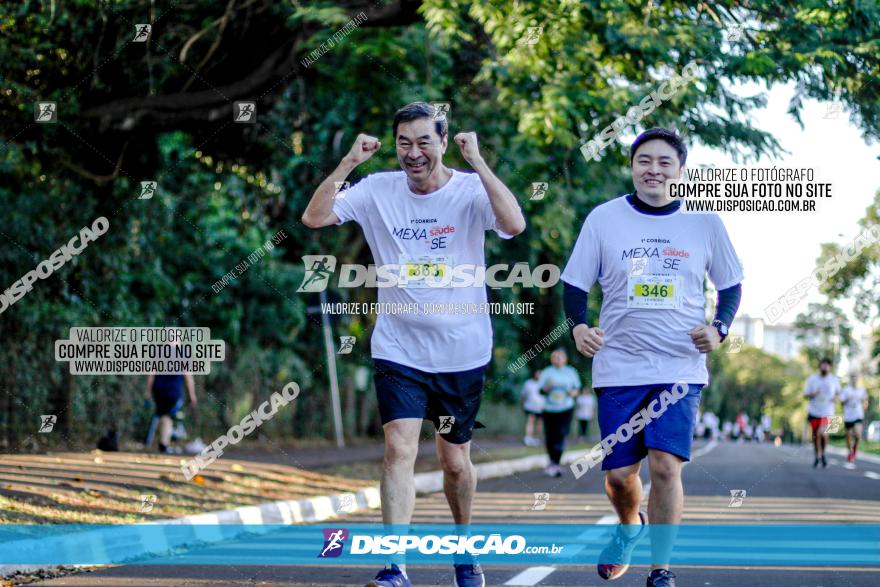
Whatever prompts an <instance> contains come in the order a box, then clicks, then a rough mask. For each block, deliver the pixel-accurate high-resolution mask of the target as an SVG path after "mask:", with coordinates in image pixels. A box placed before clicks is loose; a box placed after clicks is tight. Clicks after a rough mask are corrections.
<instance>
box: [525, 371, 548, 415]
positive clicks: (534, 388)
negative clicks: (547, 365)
mask: <svg viewBox="0 0 880 587" xmlns="http://www.w3.org/2000/svg"><path fill="white" fill-rule="evenodd" d="M522 397H523V409H524V410H526V411H527V412H532V413H535V414H540V413H541V412H543V411H544V396H543V395H541V386H540V385H539V384H538V380H537V379H529V380H528V381H526V382H525V383H523V389H522Z"/></svg>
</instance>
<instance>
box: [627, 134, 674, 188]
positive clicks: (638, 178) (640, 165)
mask: <svg viewBox="0 0 880 587" xmlns="http://www.w3.org/2000/svg"><path fill="white" fill-rule="evenodd" d="M681 170H682V166H681V161H679V159H678V153H677V152H676V150H675V148H674V147H673V146H672V145H670V144H669V143H667V142H666V141H664V140H661V139H654V140H650V141H646V142H645V143H643V144H642V145H639V148H638V150H637V151H636V152H635V156H634V157H633V160H632V180H633V185H634V186H635V188H636V192H638V195H639V196H640V197H641V199H643V200H645V201H646V202H650V203H655V202H657V203H663V202H665V201H666V200H668V198H667V197H666V182H667V181H669V180H672V179H677V178H678V177H680V176H681Z"/></svg>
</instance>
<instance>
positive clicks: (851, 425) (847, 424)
mask: <svg viewBox="0 0 880 587" xmlns="http://www.w3.org/2000/svg"><path fill="white" fill-rule="evenodd" d="M861 423H862V419H861V418H859V419H858V420H853V421H852V422H844V423H843V427H844V428H846V429H847V430H849V429H850V428H852V427H853V426H855V425H856V424H861Z"/></svg>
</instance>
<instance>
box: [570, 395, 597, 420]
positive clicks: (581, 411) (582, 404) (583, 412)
mask: <svg viewBox="0 0 880 587" xmlns="http://www.w3.org/2000/svg"><path fill="white" fill-rule="evenodd" d="M575 402H576V403H577V407H576V408H575V410H574V415H575V417H576V418H577V419H578V420H592V419H593V411H594V409H595V407H596V399H595V398H594V397H593V394H592V392H590V393H582V394H581V395H579V396H577V399H576V400H575Z"/></svg>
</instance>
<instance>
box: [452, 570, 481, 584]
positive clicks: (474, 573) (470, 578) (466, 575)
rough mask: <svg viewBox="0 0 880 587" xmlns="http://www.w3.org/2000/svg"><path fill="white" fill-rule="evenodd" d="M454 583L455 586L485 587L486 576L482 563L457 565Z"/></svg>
mask: <svg viewBox="0 0 880 587" xmlns="http://www.w3.org/2000/svg"><path fill="white" fill-rule="evenodd" d="M452 584H453V585H454V586H455V587H485V586H486V577H485V575H483V569H482V567H480V565H470V564H468V565H455V576H454V577H453V579H452Z"/></svg>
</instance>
